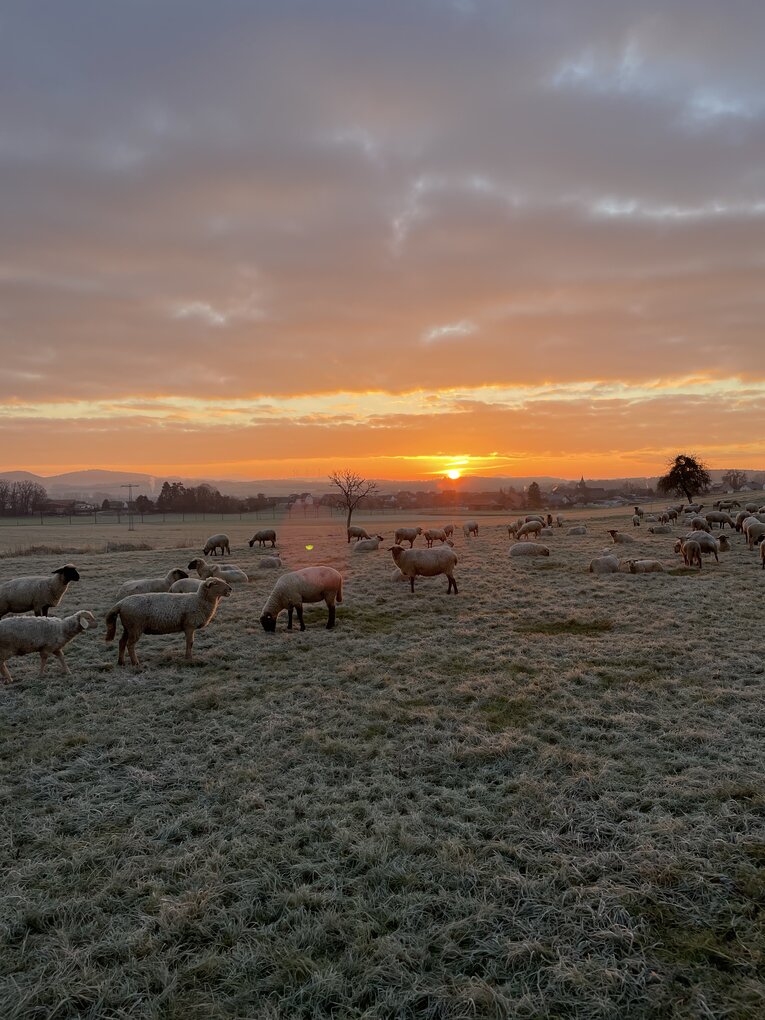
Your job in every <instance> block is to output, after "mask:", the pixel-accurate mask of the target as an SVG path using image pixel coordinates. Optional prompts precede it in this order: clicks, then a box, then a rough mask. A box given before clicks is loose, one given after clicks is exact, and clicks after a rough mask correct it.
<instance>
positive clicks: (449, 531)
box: [444, 524, 454, 538]
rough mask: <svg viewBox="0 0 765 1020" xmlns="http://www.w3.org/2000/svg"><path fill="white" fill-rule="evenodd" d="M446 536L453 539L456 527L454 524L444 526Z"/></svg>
mask: <svg viewBox="0 0 765 1020" xmlns="http://www.w3.org/2000/svg"><path fill="white" fill-rule="evenodd" d="M444 534H445V535H446V537H447V538H452V537H453V535H454V525H453V524H445V525H444Z"/></svg>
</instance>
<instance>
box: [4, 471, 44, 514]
mask: <svg viewBox="0 0 765 1020" xmlns="http://www.w3.org/2000/svg"><path fill="white" fill-rule="evenodd" d="M47 499H48V493H47V492H46V490H45V489H44V488H43V487H42V485H38V484H37V482H30V481H23V482H11V481H9V480H8V479H7V478H0V515H1V516H3V517H25V516H26V515H27V514H32V513H35V512H36V511H37V510H42V508H43V507H44V506H45V503H46V502H47Z"/></svg>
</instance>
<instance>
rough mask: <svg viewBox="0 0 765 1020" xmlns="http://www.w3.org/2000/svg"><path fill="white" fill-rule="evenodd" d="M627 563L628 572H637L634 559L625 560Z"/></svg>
mask: <svg viewBox="0 0 765 1020" xmlns="http://www.w3.org/2000/svg"><path fill="white" fill-rule="evenodd" d="M627 563H628V564H629V568H630V573H631V574H637V567H636V566H635V561H634V560H627Z"/></svg>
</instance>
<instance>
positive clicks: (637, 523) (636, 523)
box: [632, 514, 640, 528]
mask: <svg viewBox="0 0 765 1020" xmlns="http://www.w3.org/2000/svg"><path fill="white" fill-rule="evenodd" d="M632 527H633V528H639V527H640V518H639V517H638V515H637V514H633V515H632Z"/></svg>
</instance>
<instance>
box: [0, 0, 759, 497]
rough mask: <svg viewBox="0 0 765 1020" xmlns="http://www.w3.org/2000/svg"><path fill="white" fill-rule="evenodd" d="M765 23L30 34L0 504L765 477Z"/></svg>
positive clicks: (304, 26) (66, 25)
mask: <svg viewBox="0 0 765 1020" xmlns="http://www.w3.org/2000/svg"><path fill="white" fill-rule="evenodd" d="M764 42H765V4H762V3H761V2H759V0H728V2H726V3H725V4H722V3H719V2H717V0H716V2H710V0H673V2H672V3H666V2H663V3H656V4H654V3H650V2H645V3H643V2H640V3H635V2H634V0H632V2H622V0H600V2H595V0H593V2H590V0H581V2H580V0H544V2H539V3H533V4H532V3H521V2H512V0H473V2H471V0H408V2H399V0H385V3H380V2H379V0H304V2H299V0H278V2H277V0H273V2H261V0H215V2H214V3H213V2H212V0H204V2H201V0H110V2H109V3H104V2H103V0H67V2H66V3H65V4H64V3H61V2H60V0H34V2H30V0H6V2H5V3H4V4H3V7H2V10H1V11H0V180H2V186H1V187H0V356H1V357H2V371H0V470H11V469H27V470H32V471H36V472H38V473H43V474H45V473H56V472H59V471H67V470H75V469H80V468H87V467H102V468H112V469H118V470H119V469H124V470H139V471H144V470H145V471H149V472H151V473H153V474H158V475H161V474H162V473H167V474H182V475H185V476H189V477H202V476H205V475H211V476H214V477H216V478H226V477H228V478H258V477H261V478H275V477H283V478H286V477H293V476H300V477H323V476H326V474H327V472H328V471H331V470H333V469H336V468H342V467H351V468H353V469H355V470H358V471H360V472H361V473H363V474H365V475H369V476H372V477H380V478H399V479H407V478H411V479H415V478H426V477H433V476H434V475H439V474H442V473H443V472H444V471H446V470H449V469H454V468H456V469H458V470H462V471H467V472H470V473H471V474H476V473H477V474H485V475H487V476H491V475H498V476H499V475H501V476H507V475H513V474H516V475H530V474H535V473H539V474H550V475H557V476H563V477H572V478H574V477H576V478H578V477H579V476H580V475H582V474H584V475H585V476H590V477H599V478H602V477H609V476H611V477H615V476H640V475H644V474H655V473H659V472H660V471H661V470H662V468H663V467H664V465H665V463H666V461H667V460H668V459H669V458H670V457H671V456H673V455H674V454H675V453H676V452H678V451H679V450H684V451H690V452H695V453H697V454H698V455H699V456H701V457H703V458H704V459H705V460H706V461H707V463H708V464H709V465H710V466H711V467H716V468H717V467H723V468H724V467H733V466H737V467H748V468H765V342H764V340H765V338H764V337H763V323H765V315H764V314H763V313H764V312H765V286H763V267H764V266H765V61H763V59H762V52H763V43H764Z"/></svg>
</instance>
